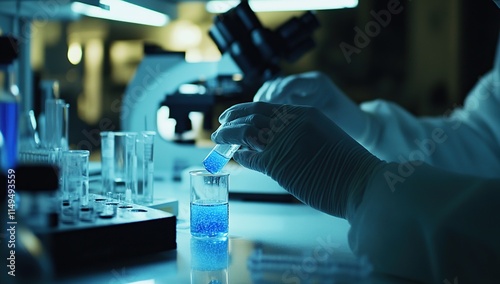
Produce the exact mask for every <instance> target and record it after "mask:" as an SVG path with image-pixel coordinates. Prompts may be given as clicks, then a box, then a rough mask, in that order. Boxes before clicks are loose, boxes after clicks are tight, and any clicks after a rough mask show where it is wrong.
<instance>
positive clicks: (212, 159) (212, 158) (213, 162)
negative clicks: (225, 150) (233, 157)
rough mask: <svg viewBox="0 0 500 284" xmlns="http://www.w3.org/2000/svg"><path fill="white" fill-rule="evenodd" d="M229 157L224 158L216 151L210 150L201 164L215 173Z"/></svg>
mask: <svg viewBox="0 0 500 284" xmlns="http://www.w3.org/2000/svg"><path fill="white" fill-rule="evenodd" d="M229 160H230V158H226V157H224V156H223V155H221V154H220V153H219V152H217V151H212V152H211V153H210V155H208V156H207V157H206V158H205V160H203V166H205V169H206V170H207V171H209V172H210V173H212V174H216V173H218V172H220V171H221V170H222V168H223V167H224V166H225V165H226V164H227V163H228V162H229Z"/></svg>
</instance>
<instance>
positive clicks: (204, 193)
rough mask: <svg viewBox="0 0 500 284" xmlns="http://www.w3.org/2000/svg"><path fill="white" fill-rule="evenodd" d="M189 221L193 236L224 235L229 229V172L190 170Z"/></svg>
mask: <svg viewBox="0 0 500 284" xmlns="http://www.w3.org/2000/svg"><path fill="white" fill-rule="evenodd" d="M189 174H190V186H191V189H190V191H191V199H190V200H191V202H190V212H191V216H190V221H191V222H190V223H191V225H190V226H191V235H193V236H195V237H224V236H227V234H228V229H229V203H228V198H229V173H225V172H221V173H218V174H211V173H209V172H208V171H205V170H198V171H191V172H189Z"/></svg>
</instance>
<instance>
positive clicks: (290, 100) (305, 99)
mask: <svg viewBox="0 0 500 284" xmlns="http://www.w3.org/2000/svg"><path fill="white" fill-rule="evenodd" d="M253 100H254V101H261V102H270V103H278V104H289V105H304V106H312V107H316V108H317V109H319V110H320V111H321V112H323V114H325V115H326V116H327V117H328V118H329V119H331V120H332V121H334V122H335V123H336V124H337V125H338V126H339V127H340V128H342V129H343V130H344V131H346V132H347V133H348V134H349V135H351V136H352V137H353V138H354V139H356V140H358V139H359V138H360V137H361V136H362V135H363V134H364V132H365V129H366V126H367V124H368V119H369V116H368V115H367V114H366V113H365V112H363V111H362V110H361V109H360V108H359V106H358V105H357V104H356V103H355V102H354V101H352V100H351V99H350V98H349V97H347V96H346V95H345V94H344V92H342V90H340V89H339V88H338V87H337V86H336V85H335V84H334V83H333V82H332V80H331V79H330V78H329V77H328V76H326V75H325V74H323V73H321V72H317V71H312V72H307V73H302V74H295V75H290V76H287V77H280V78H277V79H275V80H272V81H267V82H266V83H264V85H262V87H261V88H260V89H259V90H258V91H257V93H256V94H255V96H254V98H253Z"/></svg>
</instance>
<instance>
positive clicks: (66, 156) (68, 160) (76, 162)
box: [61, 150, 90, 206]
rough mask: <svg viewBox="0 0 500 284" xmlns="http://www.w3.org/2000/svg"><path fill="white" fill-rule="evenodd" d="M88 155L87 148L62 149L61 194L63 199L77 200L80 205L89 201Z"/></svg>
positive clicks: (85, 204)
mask: <svg viewBox="0 0 500 284" xmlns="http://www.w3.org/2000/svg"><path fill="white" fill-rule="evenodd" d="M89 155H90V152H89V151H87V150H70V151H63V152H62V156H61V167H62V169H61V170H62V171H61V173H62V180H63V181H62V183H63V184H62V195H63V200H68V201H69V202H70V203H71V202H72V201H75V200H76V201H79V202H80V203H81V205H84V206H87V205H88V203H89Z"/></svg>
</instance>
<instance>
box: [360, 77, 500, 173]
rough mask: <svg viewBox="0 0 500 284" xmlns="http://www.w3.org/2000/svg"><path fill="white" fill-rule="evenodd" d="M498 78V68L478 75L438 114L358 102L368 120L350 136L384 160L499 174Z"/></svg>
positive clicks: (376, 103) (385, 103)
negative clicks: (461, 99) (459, 99)
mask: <svg viewBox="0 0 500 284" xmlns="http://www.w3.org/2000/svg"><path fill="white" fill-rule="evenodd" d="M499 82H500V75H499V74H498V72H497V71H492V72H490V73H488V74H487V75H485V76H483V77H482V78H481V80H480V81H479V82H478V83H477V85H476V86H475V87H474V89H473V90H472V91H471V92H470V93H469V95H468V97H467V98H466V100H465V103H464V106H463V108H456V109H454V110H452V111H450V113H448V114H444V115H443V116H441V117H422V118H418V117H415V116H413V115H412V114H410V113H408V112H407V111H406V110H404V109H403V108H401V107H399V106H397V105H396V104H393V103H390V102H386V101H382V100H376V101H371V102H367V103H363V104H361V105H360V107H361V109H362V110H363V111H364V112H365V113H367V114H368V117H369V119H367V121H368V125H367V127H366V131H365V132H364V133H362V134H361V135H360V137H354V138H355V139H356V140H357V141H358V142H359V143H360V144H362V145H363V146H364V147H365V148H367V149H368V150H369V151H370V152H372V153H373V154H374V155H376V156H378V157H379V158H381V159H383V160H386V161H391V162H398V163H404V162H407V161H412V160H422V161H425V162H426V163H429V164H431V165H434V166H436V167H440V168H444V169H447V170H451V171H454V172H458V173H463V174H473V175H479V176H484V177H500V131H499V129H500V128H499V127H500V83H499Z"/></svg>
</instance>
